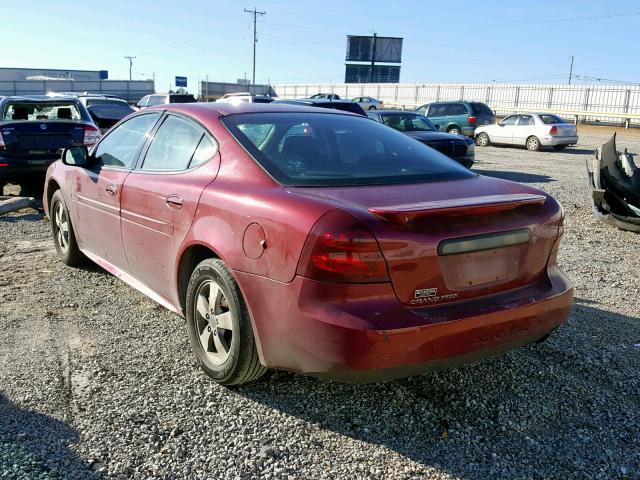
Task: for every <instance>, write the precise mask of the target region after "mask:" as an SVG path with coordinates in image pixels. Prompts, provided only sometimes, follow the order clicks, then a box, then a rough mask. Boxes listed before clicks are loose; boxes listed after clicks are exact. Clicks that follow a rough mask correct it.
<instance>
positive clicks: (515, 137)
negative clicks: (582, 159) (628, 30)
mask: <svg viewBox="0 0 640 480" xmlns="http://www.w3.org/2000/svg"><path fill="white" fill-rule="evenodd" d="M476 141H477V143H478V145H480V146H482V147H486V146H487V145H490V144H491V143H497V144H503V145H519V146H526V147H527V149H529V150H540V149H542V148H543V147H553V149H554V150H564V148H565V147H567V146H568V145H575V144H576V143H578V131H577V129H576V126H575V125H574V124H572V123H569V122H567V121H565V120H563V119H562V118H560V117H558V116H557V115H553V114H551V113H523V114H520V113H518V114H516V115H509V116H507V117H505V118H503V119H502V120H501V121H500V123H497V124H495V125H485V126H483V127H478V128H477V129H476Z"/></svg>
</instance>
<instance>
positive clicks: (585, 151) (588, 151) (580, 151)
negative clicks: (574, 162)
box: [562, 147, 596, 155]
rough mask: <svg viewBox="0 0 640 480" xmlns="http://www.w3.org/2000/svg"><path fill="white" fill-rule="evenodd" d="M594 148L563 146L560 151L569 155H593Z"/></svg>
mask: <svg viewBox="0 0 640 480" xmlns="http://www.w3.org/2000/svg"><path fill="white" fill-rule="evenodd" d="M595 151H596V150H595V148H571V147H568V148H565V149H564V150H562V153H570V154H571V155H593V154H594V153H595Z"/></svg>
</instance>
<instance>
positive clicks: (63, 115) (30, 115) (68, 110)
mask: <svg viewBox="0 0 640 480" xmlns="http://www.w3.org/2000/svg"><path fill="white" fill-rule="evenodd" d="M2 119H3V120H33V121H38V122H45V121H47V120H55V121H61V120H62V121H64V120H70V121H74V120H81V119H82V116H81V115H80V110H78V106H77V105H76V104H75V103H73V102H42V103H36V102H24V103H20V102H15V103H9V104H7V105H5V108H4V112H3V113H2Z"/></svg>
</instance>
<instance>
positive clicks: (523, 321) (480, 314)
mask: <svg viewBox="0 0 640 480" xmlns="http://www.w3.org/2000/svg"><path fill="white" fill-rule="evenodd" d="M46 185H47V188H46V193H45V195H44V197H43V200H44V204H45V208H46V211H47V212H48V216H49V218H50V219H51V231H52V237H53V242H54V245H55V248H56V250H57V252H58V256H59V257H60V259H61V260H62V261H63V262H64V263H66V264H69V265H74V264H78V263H79V262H81V261H82V260H83V256H86V257H88V258H89V259H91V260H93V261H94V262H96V263H98V264H99V265H100V266H102V267H103V268H104V269H106V270H107V271H109V272H111V273H113V274H115V275H117V277H118V278H120V279H121V280H123V281H125V282H127V283H129V284H130V285H131V286H133V287H134V288H136V289H138V290H140V291H141V292H143V293H144V294H146V295H148V296H150V297H151V298H152V299H154V300H155V301H157V302H159V303H160V304H162V305H164V306H165V307H167V308H169V309H170V310H172V311H174V312H176V313H177V314H179V315H182V316H185V317H186V319H187V332H188V336H189V339H190V342H191V345H192V348H193V351H194V354H195V356H196V358H197V360H198V362H199V363H200V365H201V366H202V368H203V370H204V371H205V372H206V373H207V374H208V375H210V376H211V377H212V378H213V379H214V380H215V381H217V382H220V383H223V384H241V383H245V382H248V381H251V380H254V379H257V378H258V377H260V376H261V375H262V374H263V373H264V371H265V368H267V367H273V368H278V369H284V370H290V371H296V372H302V373H306V374H312V375H317V376H322V377H328V378H334V379H340V380H349V381H360V382H361V381H374V380H382V379H389V378H396V377H403V376H408V375H416V374H419V373H421V372H424V371H427V370H429V369H434V368H442V367H444V366H447V365H454V364H457V363H460V362H467V361H472V360H477V359H480V358H483V357H485V356H487V355H492V354H496V353H499V352H504V351H506V350H509V349H513V348H516V347H519V346H522V345H525V344H528V343H532V342H536V341H540V340H543V339H544V338H546V336H547V335H548V334H549V333H550V332H551V331H553V330H554V329H555V328H556V327H558V326H559V325H560V324H561V323H563V322H564V321H565V319H566V318H567V315H568V314H569V310H570V307H571V302H572V296H573V289H572V287H571V284H570V282H569V281H568V280H567V278H566V277H565V276H564V274H563V273H562V272H561V271H560V270H559V269H558V267H557V265H556V256H557V252H558V246H559V241H560V236H561V234H562V231H563V226H562V224H563V212H562V209H561V207H560V205H559V204H558V202H556V201H555V200H554V199H553V197H551V196H550V195H549V194H547V193H545V192H542V191H540V190H537V189H535V188H533V187H530V186H526V185H522V184H518V183H513V182H508V181H506V180H501V179H497V178H491V177H483V176H480V175H476V174H475V173H472V172H470V171H469V170H467V169H466V168H464V167H462V166H460V165H459V164H457V163H456V162H453V161H451V159H449V158H448V157H446V156H445V155H443V154H441V153H439V152H437V151H436V150H434V149H432V148H429V147H427V146H426V145H422V144H421V143H419V142H416V141H415V140H413V139H411V138H409V137H408V136H406V135H404V134H402V133H400V132H397V131H396V130H393V129H391V128H388V127H385V126H384V125H382V124H380V123H377V122H374V121H371V120H369V119H367V118H363V117H361V116H359V115H353V114H350V113H346V112H340V111H337V110H330V109H327V110H324V111H322V110H320V109H318V108H311V107H300V106H293V105H287V104H283V103H275V102H274V103H270V104H266V105H265V104H239V105H234V104H229V103H227V104H216V103H195V104H182V105H177V104H176V105H168V106H162V107H155V108H153V107H152V108H148V109H145V110H143V111H140V112H137V113H135V114H133V115H131V116H130V117H128V118H127V119H125V120H124V121H123V122H122V123H120V124H119V125H116V126H115V127H114V128H112V129H111V130H109V132H108V133H107V134H106V135H105V136H104V137H103V138H102V140H101V141H100V142H99V143H98V144H97V145H96V146H94V147H93V148H91V149H87V147H83V146H78V147H71V148H68V149H66V150H65V152H64V154H63V157H62V159H61V161H58V162H55V163H54V164H53V165H51V167H50V168H49V170H48V172H47V183H46ZM132 322H133V323H132V326H131V328H132V330H135V328H136V327H135V319H132Z"/></svg>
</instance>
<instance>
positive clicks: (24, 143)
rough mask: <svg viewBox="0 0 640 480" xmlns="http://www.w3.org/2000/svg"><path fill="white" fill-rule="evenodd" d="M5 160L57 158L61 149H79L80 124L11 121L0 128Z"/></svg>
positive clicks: (82, 133) (80, 143)
mask: <svg viewBox="0 0 640 480" xmlns="http://www.w3.org/2000/svg"><path fill="white" fill-rule="evenodd" d="M0 132H1V133H2V138H3V139H4V143H5V154H6V155H9V156H57V152H58V150H59V149H61V148H66V147H70V146H73V145H82V142H83V140H84V123H83V122H73V121H62V122H55V121H46V122H38V121H24V122H22V121H12V122H8V123H4V124H0Z"/></svg>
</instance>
